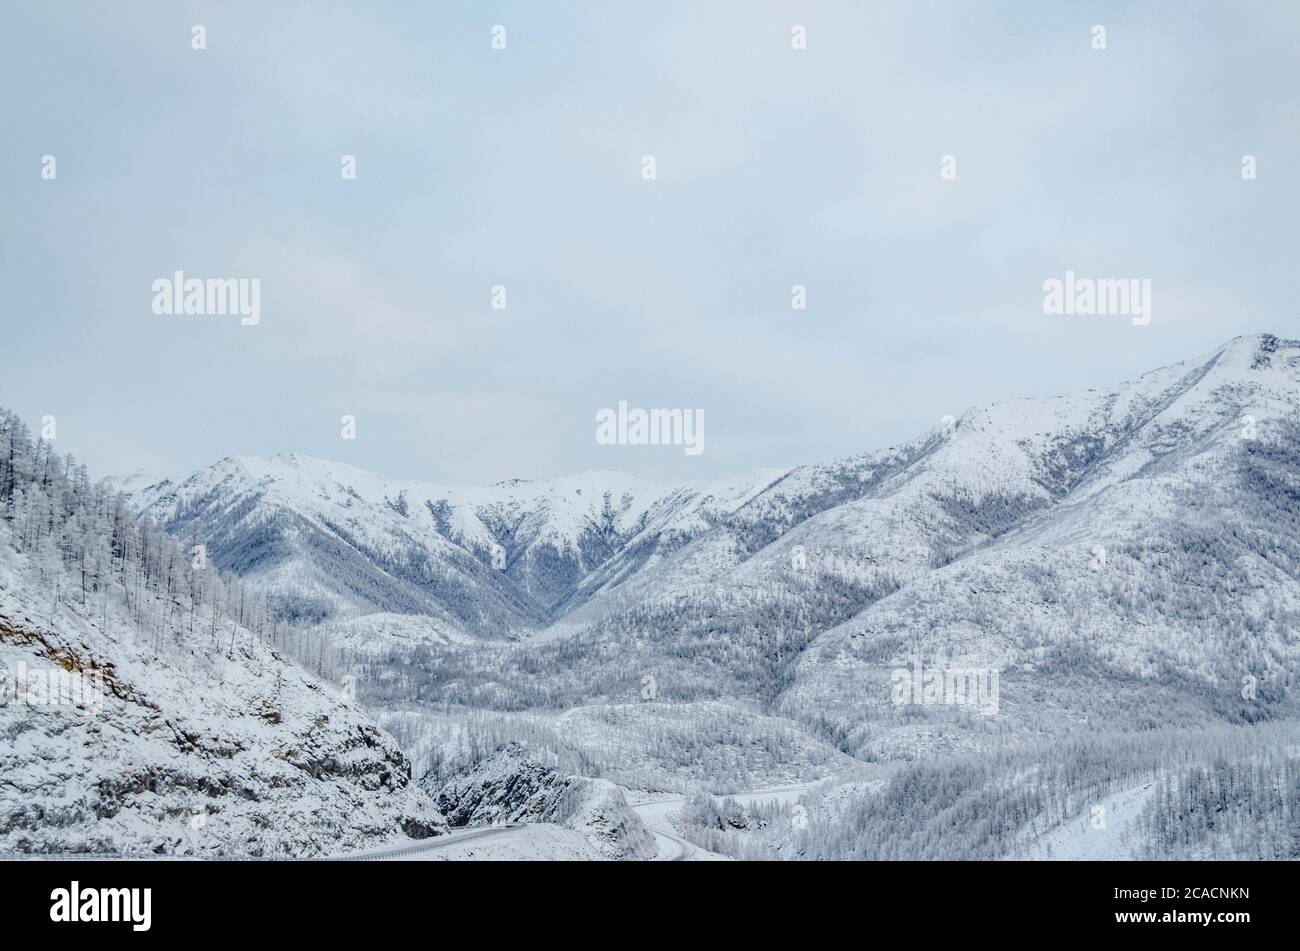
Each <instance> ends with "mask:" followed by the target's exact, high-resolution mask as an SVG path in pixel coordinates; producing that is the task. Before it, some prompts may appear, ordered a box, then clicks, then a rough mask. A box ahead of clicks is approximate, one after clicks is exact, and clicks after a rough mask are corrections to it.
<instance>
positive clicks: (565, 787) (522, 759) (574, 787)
mask: <svg viewBox="0 0 1300 951" xmlns="http://www.w3.org/2000/svg"><path fill="white" fill-rule="evenodd" d="M426 783H427V785H425V788H426V789H428V791H429V792H430V794H431V795H433V796H434V798H435V801H436V802H437V804H438V808H439V809H440V810H441V811H442V812H443V813H444V814H445V815H446V816H447V821H448V822H449V823H450V824H451V825H452V826H483V825H491V824H492V823H493V822H522V823H544V822H549V823H554V824H556V825H560V826H564V827H565V828H568V829H573V830H575V831H577V832H581V833H582V834H583V836H584V837H585V838H586V839H587V841H588V842H589V843H590V844H591V845H592V847H593V848H595V850H596V851H597V852H598V853H600V855H602V856H604V857H605V858H608V859H648V858H653V857H654V856H655V855H657V854H658V846H657V845H656V844H655V840H654V836H653V835H652V834H651V833H650V832H649V830H647V829H646V827H645V826H644V824H642V822H641V819H640V817H639V816H637V814H636V813H635V812H633V811H632V809H631V807H630V806H629V805H628V803H627V799H626V798H625V797H624V795H623V790H621V789H620V788H619V787H618V786H615V785H614V784H613V783H611V782H608V781H606V780H603V779H589V778H587V777H584V776H561V775H560V774H559V773H558V772H556V771H555V770H554V769H551V768H550V767H548V766H545V765H543V764H541V763H539V762H538V761H537V760H535V759H533V758H532V757H531V756H529V755H528V753H527V751H526V750H525V749H524V748H523V747H522V746H520V745H519V744H517V743H511V744H509V745H507V746H504V747H502V748H501V749H499V750H497V751H496V752H495V753H494V754H492V755H491V756H489V757H488V758H487V759H485V760H483V761H481V762H480V763H478V764H477V765H476V766H475V767H474V768H473V769H472V770H470V771H469V772H467V773H465V774H463V775H461V776H458V777H456V778H455V779H453V780H451V781H450V782H447V783H442V784H438V783H436V781H435V780H433V779H432V778H431V777H428V778H426V780H424V781H422V784H426ZM434 786H436V787H437V788H431V787H434Z"/></svg>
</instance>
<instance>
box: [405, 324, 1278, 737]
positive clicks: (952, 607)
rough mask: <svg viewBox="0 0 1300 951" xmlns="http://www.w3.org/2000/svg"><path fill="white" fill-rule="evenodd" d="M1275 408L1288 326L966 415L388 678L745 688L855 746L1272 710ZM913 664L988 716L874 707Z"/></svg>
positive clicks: (597, 695) (501, 696) (543, 699)
mask: <svg viewBox="0 0 1300 951" xmlns="http://www.w3.org/2000/svg"><path fill="white" fill-rule="evenodd" d="M1297 420H1300V342H1297V341H1291V340H1280V339H1278V338H1275V337H1272V336H1268V335H1261V336H1255V337H1245V338H1238V339H1236V340H1233V341H1230V342H1229V343H1228V344H1226V345H1225V346H1223V347H1221V348H1219V349H1217V350H1216V351H1214V352H1213V353H1211V354H1208V355H1206V356H1205V357H1202V358H1199V359H1196V360H1190V361H1187V362H1185V363H1181V364H1177V365H1174V366H1171V367H1166V368H1164V369H1161V370H1157V371H1154V372H1152V373H1148V374H1146V375H1144V376H1142V377H1140V378H1138V379H1137V380H1134V381H1131V382H1128V383H1123V384H1120V385H1117V386H1112V387H1108V388H1104V389H1096V390H1090V391H1087V392H1084V393H1080V394H1074V395H1070V396H1062V397H1056V398H1051V399H1032V400H1031V399H1025V400H1014V401H1010V402H1006V403H1001V404H997V405H994V406H989V407H983V408H978V409H974V410H971V411H969V412H967V413H965V414H964V415H962V416H961V417H960V418H959V419H957V420H956V421H955V425H953V426H951V427H950V428H949V429H948V431H944V430H936V431H934V432H932V433H929V434H926V435H924V436H921V437H919V438H918V439H916V440H914V441H912V442H911V443H908V444H906V445H904V446H901V447H898V448H894V449H888V450H884V451H880V452H873V453H869V454H866V455H864V456H859V457H854V458H851V459H846V460H840V461H836V462H832V463H826V464H820V465H813V466H807V467H801V468H797V469H795V470H793V471H791V472H790V473H788V474H787V475H786V476H785V477H783V478H781V479H779V480H777V481H776V482H775V483H773V484H772V485H771V486H769V487H768V488H766V489H765V490H763V491H761V492H758V493H757V494H755V495H753V496H752V497H751V498H750V499H749V500H748V501H746V502H745V503H744V504H742V505H739V506H737V507H735V508H734V509H733V510H732V511H730V512H726V513H724V514H722V515H721V516H720V517H718V518H717V519H716V520H715V521H714V523H713V524H712V525H711V526H709V527H708V528H707V529H705V530H704V531H702V532H700V533H698V534H696V535H695V536H694V537H692V538H690V539H689V540H687V541H686V542H685V544H682V545H679V546H677V547H675V548H674V549H673V550H672V551H670V552H666V553H661V554H660V557H658V558H656V559H655V560H654V561H653V562H652V563H650V562H647V563H646V564H643V565H641V566H640V568H639V570H638V571H636V572H635V573H633V574H630V575H628V576H626V577H624V578H621V579H620V584H619V585H618V586H617V587H611V586H597V587H596V589H595V590H594V591H593V592H592V594H591V596H590V597H588V598H586V599H585V600H583V601H582V602H581V603H577V604H574V605H573V606H572V608H571V609H570V610H569V611H568V613H567V614H566V615H565V616H564V618H563V619H562V622H560V623H557V624H555V625H554V626H553V629H552V630H551V632H549V633H548V635H547V636H544V637H539V638H534V639H532V640H530V641H529V642H527V643H523V644H519V645H515V646H513V647H510V648H508V649H505V650H495V649H493V650H486V649H483V650H474V649H468V650H467V649H465V648H463V647H456V648H454V649H448V650H447V651H445V652H438V660H437V663H436V665H435V666H436V670H434V669H433V668H430V675H429V676H428V678H427V679H422V678H423V676H424V675H423V672H422V670H419V669H417V670H416V671H414V672H412V671H410V670H407V671H405V672H404V675H403V676H404V678H405V680H406V681H407V682H408V683H414V684H417V685H419V686H418V691H417V692H419V693H420V694H421V695H423V696H428V697H433V698H442V699H446V698H453V699H455V700H456V701H457V702H462V703H466V704H468V705H471V706H474V705H479V706H488V707H498V708H500V707H501V705H502V703H503V700H505V698H512V697H513V698H519V699H520V701H521V702H526V703H535V704H544V705H546V706H548V707H552V708H561V709H562V708H565V707H571V706H579V705H582V704H589V703H619V702H624V703H626V702H636V701H637V700H638V699H644V693H643V691H644V689H645V688H644V684H645V683H647V682H648V681H647V678H649V677H652V678H653V682H654V684H655V689H656V697H657V699H658V701H660V702H665V701H666V702H681V701H697V700H705V699H720V698H740V699H746V700H753V699H757V700H759V701H761V702H764V703H768V704H771V705H772V707H773V709H774V712H777V713H779V714H781V715H782V716H784V717H786V718H790V719H793V720H794V721H796V722H798V723H801V724H803V725H804V727H805V728H806V729H808V730H809V731H810V732H812V733H813V734H814V735H816V736H818V737H820V738H822V739H825V740H830V741H832V742H833V743H835V744H836V745H838V746H839V747H840V748H841V749H843V750H845V751H847V752H850V753H853V754H855V755H858V756H869V757H877V756H884V757H894V756H911V755H915V754H916V753H918V752H922V751H942V750H945V749H954V750H960V749H972V748H980V747H982V746H983V745H984V744H986V743H987V742H988V741H989V737H990V736H993V735H996V734H999V733H1006V732H1008V731H1012V732H1022V731H1026V732H1030V733H1033V732H1043V733H1049V734H1062V733H1068V732H1069V731H1070V730H1072V729H1076V728H1079V727H1080V726H1084V725H1086V724H1094V725H1095V724H1128V725H1129V726H1130V727H1133V728H1138V727H1141V726H1143V725H1150V724H1155V723H1163V724H1167V725H1169V724H1177V723H1187V724H1194V723H1203V722H1209V721H1223V720H1227V721H1230V722H1236V721H1243V720H1244V721H1252V720H1258V719H1268V718H1272V717H1277V716H1283V715H1288V711H1292V712H1293V711H1294V704H1295V695H1296V694H1295V689H1296V682H1297V674H1298V672H1300V637H1298V636H1297V632H1298V631H1300V544H1298V543H1297V541H1296V539H1297V538H1298V537H1300V501H1298V500H1300V489H1298V486H1300V452H1298V451H1297V447H1300V427H1298V425H1297ZM596 574H597V577H599V574H600V570H599V569H598V570H597V572H596ZM917 658H920V659H921V660H922V662H923V664H924V665H926V666H928V667H931V668H934V667H936V666H937V667H938V669H940V670H943V669H967V668H970V669H978V670H982V671H985V672H986V673H989V674H991V673H992V672H993V671H997V673H998V675H999V677H1000V687H1001V692H1000V711H999V713H998V715H997V716H991V717H986V716H981V715H979V714H978V712H976V711H972V710H971V709H970V708H968V707H963V706H960V705H949V704H944V703H939V704H936V705H928V704H926V703H917V704H911V703H897V702H896V701H895V696H894V691H893V689H892V686H893V684H892V681H893V678H894V677H895V674H896V673H897V672H899V671H911V670H913V669H914V668H913V664H914V662H915V660H916V659H917ZM434 674H436V676H435V675H434ZM523 698H528V699H527V700H524V699H523ZM506 702H507V703H508V702H509V701H506ZM505 708H506V709H511V707H509V706H506V707H505Z"/></svg>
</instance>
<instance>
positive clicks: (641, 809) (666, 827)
mask: <svg viewBox="0 0 1300 951" xmlns="http://www.w3.org/2000/svg"><path fill="white" fill-rule="evenodd" d="M815 785H816V783H800V784H798V785H794V786H779V787H777V788H775V789H760V790H757V791H755V792H746V793H734V794H732V795H731V796H714V797H713V798H714V799H715V800H716V801H718V802H721V801H722V800H724V799H734V800H736V802H738V803H740V804H741V805H742V806H752V805H754V804H755V803H760V802H774V801H775V802H778V803H782V804H784V803H788V802H795V801H796V800H798V798H799V797H800V796H802V795H803V794H804V793H806V792H807V791H808V790H810V789H812V788H813V786H815ZM685 802H686V797H685V796H672V797H669V798H667V799H651V800H650V801H648V802H639V803H636V804H635V805H633V806H632V809H633V811H635V812H636V814H637V815H639V816H640V817H641V821H642V822H644V823H645V826H646V828H647V829H649V830H650V831H651V832H652V833H654V837H655V841H657V842H658V843H659V855H658V856H657V857H656V859H655V860H654V861H657V862H685V861H691V860H693V859H698V858H700V857H702V856H704V855H708V856H710V857H712V856H713V853H711V852H704V851H703V850H702V849H700V848H699V847H698V846H695V845H692V844H691V843H690V842H687V841H686V840H685V839H683V838H682V837H681V836H680V835H678V834H677V832H676V830H675V829H674V828H673V826H672V823H671V822H670V821H669V819H668V816H669V814H670V813H673V812H676V811H678V810H679V809H680V808H681V806H682V805H683V804H684V803H685Z"/></svg>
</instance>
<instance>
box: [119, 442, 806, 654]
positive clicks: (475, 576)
mask: <svg viewBox="0 0 1300 951" xmlns="http://www.w3.org/2000/svg"><path fill="white" fill-rule="evenodd" d="M780 475H781V473H780V472H761V473H756V474H754V475H753V476H751V477H748V478H742V479H730V480H719V481H717V482H713V483H710V484H707V485H701V486H687V485H676V484H669V483H656V482H646V481H642V480H638V479H633V478H631V477H630V476H627V475H624V474H622V473H617V472H587V473H583V474H581V475H578V476H573V477H569V478H559V479H546V480H537V481H521V480H515V481H510V482H504V483H499V484H497V485H493V486H488V487H485V488H474V487H443V486H436V485H430V484H425V483H421V482H411V481H403V480H395V479H386V478H383V477H381V476H377V475H374V474H372V473H368V472H364V471H362V470H360V469H356V468H354V467H352V466H348V465H344V464H341V463H331V462H325V461H322V460H319V459H313V458H311V457H308V456H303V455H299V454H296V453H290V454H286V455H280V456H274V457H272V458H269V459H258V458H244V457H241V458H228V459H223V460H221V461H220V462H218V463H216V464H214V465H212V466H209V467H207V468H205V469H202V470H199V471H198V472H196V473H194V474H193V475H191V476H190V477H188V478H186V479H185V480H183V481H181V482H180V483H173V482H171V481H167V480H163V481H160V482H149V481H147V480H140V479H133V480H132V481H131V482H130V484H124V485H123V486H122V488H123V489H124V490H126V491H128V492H129V494H130V496H131V498H132V500H133V505H134V506H135V508H136V509H137V510H138V511H140V512H141V513H144V514H148V515H150V516H152V517H153V518H154V519H155V520H156V521H158V522H160V523H161V524H163V525H164V526H166V527H167V528H168V529H169V530H170V531H171V532H172V533H173V534H175V535H177V536H178V537H181V538H185V539H191V540H193V541H194V542H195V543H196V544H204V545H206V546H207V551H208V555H209V557H210V558H212V559H213V561H214V563H215V564H216V565H217V566H218V567H220V568H222V569H224V570H231V571H235V572H237V573H239V574H240V575H241V576H242V577H243V578H244V579H245V580H246V581H248V582H249V583H250V584H252V585H254V586H255V587H257V588H258V589H259V590H263V591H266V592H269V593H271V594H272V595H273V596H274V597H275V598H276V599H277V603H278V606H279V611H280V614H281V616H283V617H291V618H306V619H315V620H323V619H325V618H344V619H346V618H350V617H356V616H359V615H364V614H369V613H372V612H375V611H389V612H397V613H401V614H408V615H414V614H418V615H426V616H429V617H431V618H434V619H437V620H438V621H441V622H443V623H444V625H445V626H446V627H447V628H449V629H461V630H466V631H470V632H474V633H478V634H489V635H505V634H511V633H518V632H520V631H526V630H529V629H534V628H537V627H540V626H543V625H544V624H545V623H546V622H547V621H548V620H549V619H551V618H552V617H554V616H555V615H557V614H558V613H562V612H563V611H564V610H565V608H566V606H568V605H570V604H573V603H575V602H581V601H582V600H584V599H586V598H588V597H590V596H591V594H592V593H593V592H594V591H595V590H597V589H599V588H601V587H608V586H611V585H616V584H617V583H618V581H619V580H620V579H621V578H623V577H625V576H627V575H628V574H630V573H633V572H635V571H636V570H638V569H640V568H643V567H645V566H647V565H650V564H654V563H656V561H657V560H659V559H661V558H662V557H664V555H665V554H666V553H668V552H671V551H672V550H674V549H675V548H676V547H679V546H680V545H682V544H684V543H685V542H686V541H688V540H689V539H691V538H693V537H695V536H696V535H698V534H700V533H701V532H704V531H706V530H707V529H708V528H709V527H710V526H711V525H712V524H714V523H715V522H716V521H717V519H719V518H721V517H722V516H724V515H726V514H728V513H730V512H732V511H734V510H735V509H736V508H737V507H738V506H740V505H743V504H744V503H745V502H746V501H748V500H749V499H750V498H752V497H753V496H754V495H755V494H756V493H758V492H759V491H761V490H762V489H763V488H765V487H766V486H767V485H769V484H770V483H771V482H773V481H775V480H776V479H777V478H779V477H780ZM597 571H601V572H602V573H601V575H600V576H599V579H597V577H596V572H597Z"/></svg>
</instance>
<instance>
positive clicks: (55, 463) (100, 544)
mask: <svg viewBox="0 0 1300 951" xmlns="http://www.w3.org/2000/svg"><path fill="white" fill-rule="evenodd" d="M278 630H279V631H280V632H282V627H281V628H279V629H277V625H276V624H275V623H274V622H273V621H272V620H271V619H270V616H269V614H268V612H267V609H266V605H265V602H264V601H259V600H257V599H255V598H253V597H252V596H251V595H250V594H249V593H248V592H247V591H246V590H245V589H244V588H243V586H241V585H240V584H239V582H238V580H237V579H234V578H230V577H224V578H223V577H222V576H221V575H220V574H218V573H217V572H216V571H215V570H213V569H212V567H211V566H210V565H203V564H201V563H200V562H197V561H196V560H195V558H194V557H193V556H192V555H191V554H189V553H186V552H182V551H181V549H180V547H179V546H178V545H177V544H176V543H175V542H174V541H172V540H171V539H170V538H168V537H167V536H166V535H165V534H163V533H162V532H161V531H159V530H158V529H157V528H155V527H154V526H153V525H152V524H151V523H150V522H148V521H147V520H144V521H140V520H137V519H136V518H135V517H134V516H133V515H132V514H131V513H130V512H129V511H128V510H127V509H126V508H125V507H124V505H123V504H122V500H121V498H120V497H118V496H116V495H115V494H113V493H111V492H110V491H108V490H107V488H106V487H105V486H104V485H103V484H102V483H101V484H99V485H92V484H91V482H90V480H89V479H88V477H87V474H86V472H85V469H84V467H81V466H78V465H77V464H76V463H75V461H74V460H73V459H71V458H70V457H59V456H58V455H56V454H55V453H54V452H53V451H52V449H51V447H50V445H49V444H48V443H46V442H33V441H32V440H31V439H30V438H29V437H28V435H27V431H26V429H25V427H24V426H23V424H22V422H21V421H20V420H18V419H17V418H16V417H14V416H13V415H12V414H9V413H0V737H3V739H2V741H0V852H3V853H20V854H31V853H58V852H90V853H104V854H122V855H169V856H173V855H174V856H211V857H215V856H271V857H298V856H311V855H330V854H334V853H338V852H343V851H349V850H352V849H357V848H362V847H373V846H375V845H376V844H379V843H385V842H392V841H409V840H411V839H421V838H427V837H429V836H433V835H439V834H442V833H444V832H445V831H446V822H445V821H444V820H443V818H442V816H441V815H439V813H438V811H437V809H436V808H435V807H434V806H433V803H432V802H431V801H430V800H429V798H428V797H427V796H426V795H425V794H424V793H423V792H421V791H420V789H419V788H418V786H416V785H415V784H414V783H413V782H412V781H411V765H410V762H409V760H408V759H407V757H406V756H405V754H404V753H403V752H402V751H401V750H400V749H399V748H398V746H397V743H396V742H395V741H394V740H393V738H392V737H391V736H389V735H388V734H386V733H385V732H384V731H383V730H381V729H380V728H379V727H378V726H377V725H376V724H375V723H374V722H373V721H372V720H371V719H370V718H369V717H368V716H367V715H366V714H365V713H363V712H362V711H361V710H360V709H359V708H358V707H357V705H356V704H355V703H352V702H350V701H349V700H347V699H346V698H345V697H344V696H342V695H341V694H340V692H339V689H338V687H337V686H336V685H331V684H325V683H321V682H320V681H318V680H316V679H315V678H313V677H312V676H310V675H309V674H307V673H306V672H305V671H303V670H302V669H301V668H300V667H298V666H297V665H295V664H293V663H291V662H290V661H288V660H287V659H286V658H285V657H284V656H283V655H282V654H281V653H280V652H279V651H278V650H277V648H276V646H275V642H276V637H277V631H278Z"/></svg>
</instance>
